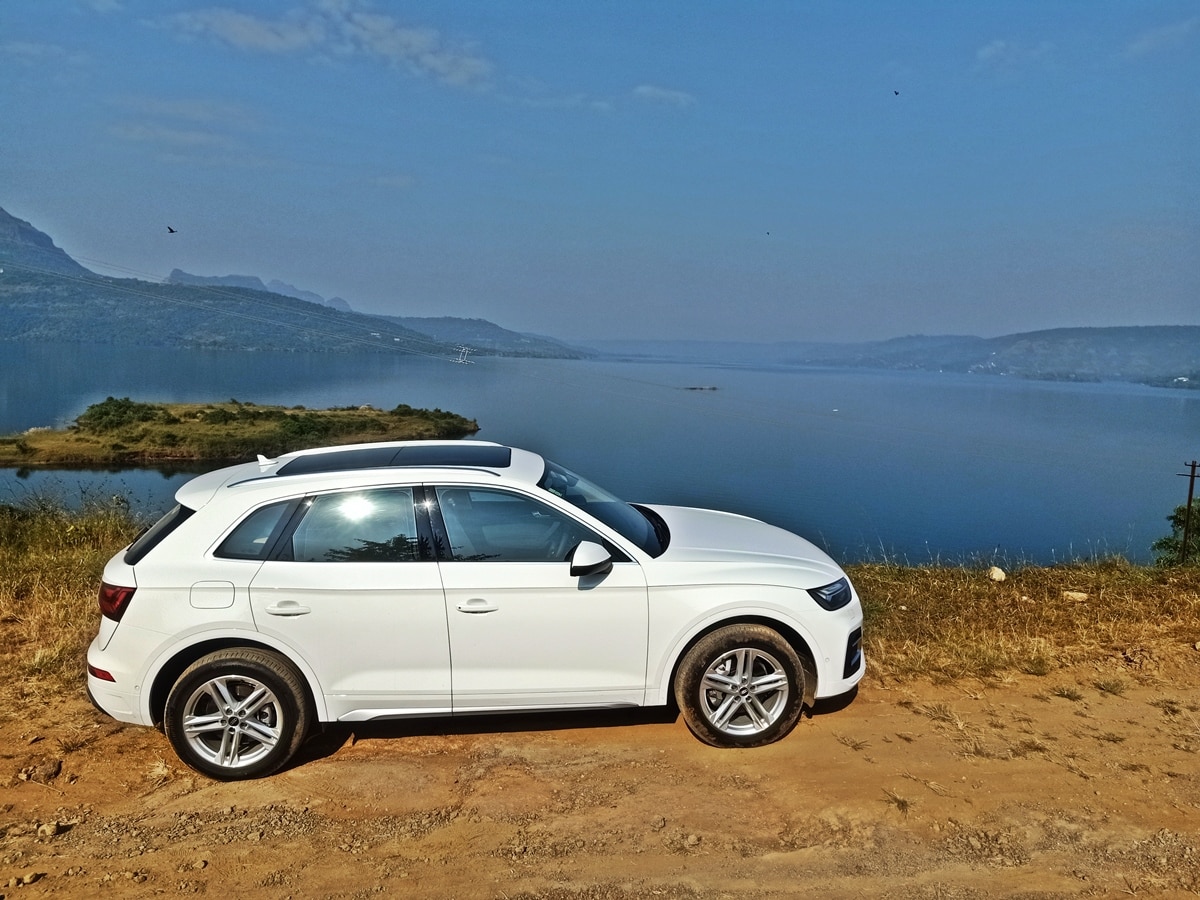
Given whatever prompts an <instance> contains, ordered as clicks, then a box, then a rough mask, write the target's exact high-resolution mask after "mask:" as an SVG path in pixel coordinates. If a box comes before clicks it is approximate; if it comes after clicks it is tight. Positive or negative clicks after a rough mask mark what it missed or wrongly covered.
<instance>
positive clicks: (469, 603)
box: [457, 597, 500, 614]
mask: <svg viewBox="0 0 1200 900" xmlns="http://www.w3.org/2000/svg"><path fill="white" fill-rule="evenodd" d="M499 608H500V607H498V606H496V605H495V604H492V603H489V602H488V601H487V600H484V599H483V598H482V597H472V598H471V599H470V600H464V601H463V602H462V603H460V604H458V607H457V609H458V611H459V612H463V613H472V614H474V613H490V612H495V611H496V610H498V609H499Z"/></svg>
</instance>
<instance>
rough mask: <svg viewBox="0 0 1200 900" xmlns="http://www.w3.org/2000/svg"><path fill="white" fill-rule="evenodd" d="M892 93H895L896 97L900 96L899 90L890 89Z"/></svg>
mask: <svg viewBox="0 0 1200 900" xmlns="http://www.w3.org/2000/svg"><path fill="white" fill-rule="evenodd" d="M892 93H893V94H895V95H896V96H897V97H899V96H900V92H899V91H892Z"/></svg>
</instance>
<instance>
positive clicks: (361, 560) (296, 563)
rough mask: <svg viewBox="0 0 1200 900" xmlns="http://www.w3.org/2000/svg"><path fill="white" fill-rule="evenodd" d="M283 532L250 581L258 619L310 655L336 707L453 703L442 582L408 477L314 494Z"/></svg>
mask: <svg viewBox="0 0 1200 900" xmlns="http://www.w3.org/2000/svg"><path fill="white" fill-rule="evenodd" d="M297 519H298V521H296V520H297ZM425 528H427V525H426V526H425ZM423 533H424V536H425V539H424V540H423V538H422V535H423ZM278 543H279V546H277V547H276V549H275V550H274V552H273V553H272V554H271V557H272V558H270V559H268V560H267V561H266V562H264V563H263V565H262V568H261V569H259V571H258V574H257V575H256V576H255V577H254V580H253V581H252V582H251V584H250V601H251V607H252V609H253V612H254V621H255V625H256V626H257V628H258V629H259V631H261V632H262V633H263V634H267V635H271V636H272V637H274V638H275V639H277V640H279V641H282V642H283V643H285V644H286V645H287V646H288V647H290V648H292V649H293V651H294V652H295V653H296V654H297V655H299V656H300V657H302V658H303V659H304V660H305V661H306V662H307V663H308V665H309V666H310V667H311V668H312V670H313V671H314V672H315V673H316V676H317V678H318V679H319V681H320V684H321V690H322V693H323V694H324V696H325V699H326V703H327V704H328V707H329V710H330V715H331V717H332V718H335V719H342V718H348V719H366V718H372V717H374V716H379V715H388V714H391V715H403V714H405V713H420V714H430V713H436V712H449V710H450V648H449V642H448V637H447V630H446V608H445V600H444V594H443V591H442V584H441V579H440V576H439V572H438V566H437V563H436V561H435V560H434V558H433V554H432V552H431V550H430V545H429V542H428V534H427V531H424V530H423V528H422V527H421V526H420V525H419V524H418V511H417V510H415V509H414V506H413V489H412V488H411V487H387V488H372V489H365V490H355V491H345V492H338V493H329V494H320V495H317V496H313V497H308V498H306V499H305V500H304V502H303V503H302V504H301V507H300V509H299V510H298V511H297V513H296V518H295V519H293V522H292V524H291V525H290V526H289V527H288V529H287V531H286V532H285V534H284V537H283V538H282V540H281V541H279V542H278Z"/></svg>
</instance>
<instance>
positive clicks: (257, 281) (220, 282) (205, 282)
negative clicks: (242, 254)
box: [167, 269, 354, 312]
mask: <svg viewBox="0 0 1200 900" xmlns="http://www.w3.org/2000/svg"><path fill="white" fill-rule="evenodd" d="M167 284H190V285H194V286H196V287H237V288H246V290H249V291H267V292H269V293H272V294H282V295H283V296H285V297H295V298H296V299H297V300H304V301H307V302H308V303H316V304H317V305H319V306H329V307H332V308H333V309H340V310H341V311H342V312H354V310H353V309H351V308H350V304H349V303H347V302H346V301H345V300H343V299H342V298H341V297H334V298H332V299H330V300H326V299H325V298H324V297H322V296H321V295H320V294H316V293H313V292H312V291H302V290H300V289H299V288H297V287H294V286H293V285H290V284H285V283H284V282H282V281H279V280H278V279H272V280H271V281H269V282H267V283H266V284H264V283H263V280H262V279H261V278H259V277H258V276H257V275H192V274H190V273H189V272H185V271H183V270H182V269H172V270H171V274H170V275H168V276H167Z"/></svg>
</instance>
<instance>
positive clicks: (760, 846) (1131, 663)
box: [0, 648, 1200, 900]
mask: <svg viewBox="0 0 1200 900" xmlns="http://www.w3.org/2000/svg"><path fill="white" fill-rule="evenodd" d="M1198 686H1200V652H1197V651H1196V650H1195V649H1192V648H1187V649H1186V650H1181V651H1179V652H1177V653H1175V654H1174V655H1173V656H1171V658H1169V659H1164V658H1161V657H1160V656H1159V655H1158V654H1156V653H1152V652H1150V651H1148V650H1139V649H1127V650H1123V651H1114V652H1113V653H1112V654H1111V656H1110V658H1106V659H1104V660H1102V661H1099V662H1097V663H1096V664H1094V665H1092V666H1089V667H1086V668H1078V669H1073V670H1057V671H1055V672H1053V673H1052V674H1050V675H1047V676H1045V677H1040V678H1039V677H1032V676H1024V675H1022V676H1015V677H1007V678H1001V679H996V680H992V681H986V682H980V681H970V682H958V683H953V684H929V683H903V684H883V683H880V682H879V681H878V680H877V679H872V678H871V677H868V679H867V681H865V682H864V683H863V685H862V687H861V689H860V690H859V691H858V693H857V695H856V696H855V697H853V698H847V700H846V702H843V703H836V704H824V705H822V706H821V707H820V708H818V709H817V710H816V711H815V715H813V716H811V717H809V718H806V719H805V720H804V721H802V722H801V724H800V725H799V726H798V727H797V729H796V731H795V732H794V733H793V734H792V735H791V736H790V737H788V738H787V739H786V740H784V741H782V742H780V743H778V744H775V745H773V746H770V747H766V748H762V749H758V750H749V751H722V750H714V749H712V748H709V747H706V746H704V745H702V744H700V743H699V742H698V741H696V740H695V739H694V738H693V737H692V736H691V735H690V734H689V733H688V731H687V729H686V727H685V726H684V724H683V722H682V720H680V719H677V718H676V717H675V716H674V715H672V714H670V713H664V712H662V711H657V712H646V711H639V712H637V713H630V712H603V713H588V714H570V715H545V716H523V717H519V718H512V717H505V718H476V719H471V720H465V721H454V722H448V721H430V722H424V723H408V724H403V725H401V724H387V725H372V726H367V727H356V728H355V729H354V730H350V729H348V728H336V729H332V730H330V731H328V732H326V733H324V734H322V735H320V736H318V737H316V738H315V739H313V740H312V741H310V742H309V744H308V745H306V747H305V749H304V751H303V752H302V755H301V758H300V759H298V760H297V761H296V764H295V765H293V766H292V767H290V768H289V769H287V770H286V771H284V772H283V773H281V774H279V775H276V776H274V777H272V778H268V779H264V780H261V781H255V782H249V783H238V784H221V783H217V782H213V781H209V780H207V779H205V778H203V777H202V776H199V775H197V774H195V773H193V772H191V770H189V769H187V768H185V767H184V766H183V765H182V764H180V763H179V762H178V760H177V759H176V758H175V757H174V755H173V754H172V752H171V750H170V747H169V746H168V744H167V742H166V739H165V738H164V737H163V736H162V735H161V734H160V733H159V732H157V731H153V730H150V729H144V728H138V727H134V726H123V725H120V724H118V723H115V722H113V721H112V720H110V719H107V718H105V717H104V716H102V715H100V714H99V713H96V712H95V711H93V710H92V708H91V707H90V706H89V705H88V703H87V701H86V699H84V697H83V696H82V694H81V693H80V694H79V695H73V696H69V697H59V698H45V702H42V703H39V704H35V705H32V706H31V708H30V709H28V710H25V711H24V712H22V713H20V714H14V713H9V714H8V715H6V716H5V717H4V718H3V720H2V721H0V785H3V787H0V898H5V900H12V898H20V900H25V898H30V900H32V898H35V897H84V896H88V897H92V896H110V897H151V896H162V895H166V896H174V895H208V896H218V897H243V896H255V897H261V898H272V897H296V898H301V897H344V898H351V897H354V898H357V897H364V898H365V897H375V896H385V897H386V896H393V897H461V898H510V900H516V898H563V900H566V898H634V897H638V898H641V897H650V898H759V897H792V896H801V895H808V894H816V893H818V892H819V894H820V895H821V896H823V897H830V898H840V897H873V896H887V897H929V898H935V897H936V898H973V897H1075V896H1083V897H1122V896H1128V895H1138V896H1154V897H1175V896H1196V895H1197V894H1200V693H1198V692H1197V687H1198ZM10 709H11V707H10Z"/></svg>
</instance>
